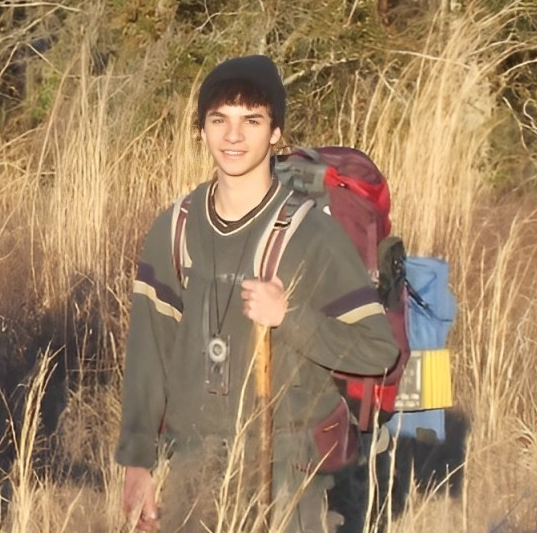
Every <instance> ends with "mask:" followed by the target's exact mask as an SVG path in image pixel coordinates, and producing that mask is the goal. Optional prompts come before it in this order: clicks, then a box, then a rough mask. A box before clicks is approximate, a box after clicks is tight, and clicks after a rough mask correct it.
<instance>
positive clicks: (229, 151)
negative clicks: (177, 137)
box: [201, 105, 281, 177]
mask: <svg viewBox="0 0 537 533" xmlns="http://www.w3.org/2000/svg"><path fill="white" fill-rule="evenodd" d="M201 135H202V138H203V140H204V141H205V142H206V143H207V147H208V148H209V151H210V152H211V155H212V156H213V158H214V161H215V163H216V166H217V167H218V176H219V177H221V176H222V175H225V176H230V177H240V176H252V175H255V174H256V173H257V172H258V171H260V172H264V171H265V169H268V168H269V160H270V155H271V148H272V146H273V145H274V144H276V143H277V142H278V141H279V139H280V137H281V131H280V128H275V129H274V130H273V129H272V127H271V119H270V115H269V113H268V110H267V108H266V107H265V106H259V107H253V108H248V107H245V106H242V105H223V106H220V107H218V108H217V109H211V110H209V111H208V113H207V116H206V118H205V124H204V127H203V130H202V131H201Z"/></svg>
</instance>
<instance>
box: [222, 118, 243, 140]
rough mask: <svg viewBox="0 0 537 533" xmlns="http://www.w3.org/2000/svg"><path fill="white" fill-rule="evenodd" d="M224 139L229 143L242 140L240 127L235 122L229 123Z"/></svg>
mask: <svg viewBox="0 0 537 533" xmlns="http://www.w3.org/2000/svg"><path fill="white" fill-rule="evenodd" d="M225 139H226V141H228V142H231V143H236V142H240V141H242V140H243V139H244V134H243V131H242V125H241V124H240V123H237V122H229V123H228V127H227V129H226V135H225Z"/></svg>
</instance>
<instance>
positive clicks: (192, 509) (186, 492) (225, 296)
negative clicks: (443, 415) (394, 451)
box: [117, 56, 398, 533]
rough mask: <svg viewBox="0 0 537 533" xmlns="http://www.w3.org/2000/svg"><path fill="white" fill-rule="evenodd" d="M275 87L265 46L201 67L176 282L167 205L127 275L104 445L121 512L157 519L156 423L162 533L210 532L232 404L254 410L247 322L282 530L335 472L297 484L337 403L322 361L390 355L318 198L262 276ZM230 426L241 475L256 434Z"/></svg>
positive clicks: (370, 296)
mask: <svg viewBox="0 0 537 533" xmlns="http://www.w3.org/2000/svg"><path fill="white" fill-rule="evenodd" d="M285 99H286V95H285V89H284V87H283V84H282V82H281V79H280V77H279V74H278V71H277V69H276V67H275V65H274V64H273V63H272V61H271V60H270V59H268V58H267V57H264V56H248V57H240V58H234V59H231V60H228V61H226V62H224V63H222V64H220V65H219V66H217V67H216V68H215V69H214V70H213V71H212V72H211V73H210V74H209V75H208V76H207V78H206V79H205V80H204V82H203V84H202V86H201V88H200V93H199V99H198V124H199V128H200V131H201V135H202V138H203V141H204V142H205V143H206V145H207V147H208V149H209V151H210V153H211V154H212V156H213V158H214V162H215V165H216V175H215V177H214V178H213V179H212V180H211V181H208V182H206V183H203V184H202V185H200V186H199V187H198V188H197V189H196V190H195V191H194V192H193V193H191V195H190V197H189V198H190V206H189V210H188V217H187V218H186V222H185V226H184V231H183V240H182V242H181V243H179V246H180V247H181V250H182V256H181V257H182V259H181V265H180V270H181V279H179V278H178V275H177V270H176V267H177V265H174V246H172V239H173V235H174V232H175V229H176V223H177V217H178V216H179V209H178V206H175V208H170V209H168V210H167V211H165V212H164V213H163V214H162V215H161V216H160V217H159V218H158V219H157V220H156V222H155V224H154V225H153V227H152V229H151V231H150V233H149V235H148V237H147V240H146V244H145V248H144V251H143V254H142V256H141V259H140V263H139V269H138V274H137V278H136V280H135V283H134V295H133V304H132V313H131V324H130V331H129V337H128V346H127V359H126V368H125V382H124V402H123V414H122V421H121V435H120V438H119V444H118V449H117V460H118V462H119V463H120V464H122V465H125V466H126V474H125V484H124V506H125V510H126V512H127V513H128V514H129V515H130V517H131V519H134V520H135V521H138V527H139V528H140V529H142V530H145V531H150V530H152V529H154V528H155V527H157V515H158V513H157V504H156V502H155V487H154V481H153V478H152V475H151V468H152V467H153V466H154V464H155V461H156V457H157V445H156V443H157V440H158V437H159V430H160V428H161V425H162V421H163V420H165V424H166V432H167V434H168V435H169V437H170V439H171V440H172V441H173V452H174V454H173V457H172V459H171V463H170V464H171V466H170V474H169V476H168V479H167V481H166V485H165V488H164V496H163V503H162V513H163V515H162V524H161V526H162V530H163V531H164V532H165V533H171V532H172V531H188V532H196V533H197V532H202V531H207V529H206V528H207V527H208V528H209V530H213V528H214V526H215V520H216V518H215V516H214V513H213V512H211V511H212V510H214V501H215V499H216V494H217V491H218V489H219V485H220V484H221V482H222V478H223V475H224V474H223V471H224V469H225V465H226V462H227V461H228V459H229V456H230V453H231V452H230V450H231V449H232V448H233V445H234V444H235V441H234V438H235V436H236V434H237V431H241V429H240V427H239V424H238V423H237V420H238V416H239V415H238V413H239V412H241V413H242V415H243V417H244V418H246V419H247V418H248V416H247V415H248V414H249V413H254V411H253V410H250V407H251V406H252V405H254V402H253V401H251V400H252V397H253V392H252V386H251V383H250V382H251V381H252V380H251V379H249V375H248V369H249V368H250V364H251V360H252V355H253V351H254V346H253V344H254V330H255V327H254V326H255V324H261V325H264V326H268V327H269V328H271V337H272V367H273V368H272V374H273V390H272V397H273V399H274V437H273V438H274V452H273V490H272V495H273V501H274V507H273V512H272V516H273V521H274V524H277V523H280V522H281V523H286V524H287V525H286V527H285V529H284V530H285V531H286V532H293V533H296V532H303V533H317V532H320V531H323V530H324V527H325V525H324V520H325V518H326V516H325V515H326V508H325V498H326V496H325V492H326V490H327V489H328V488H330V486H331V484H332V477H331V476H330V475H315V476H313V479H311V480H310V481H309V483H307V486H306V483H305V480H306V479H307V478H308V476H309V472H311V469H309V468H308V466H309V467H312V465H313V467H315V464H316V463H315V461H317V462H318V461H319V459H320V458H319V456H318V453H317V450H316V444H315V442H314V441H313V439H312V434H313V430H314V428H315V427H316V426H317V425H318V424H319V422H321V421H323V420H325V419H326V418H327V417H328V416H330V415H331V414H332V413H333V412H335V410H336V408H337V407H338V406H339V405H341V397H340V395H339V393H338V391H337V389H336V387H335V385H334V383H333V382H332V379H331V376H330V370H331V369H335V370H340V371H344V372H350V373H358V374H371V375H378V374H383V373H384V372H385V371H386V370H387V369H388V368H390V367H391V366H392V365H393V364H394V363H395V360H396V358H397V355H398V350H397V347H396V345H395V343H394V340H393V337H392V335H391V332H390V328H389V326H388V323H387V321H386V318H385V316H384V312H383V308H382V306H381V304H380V303H379V301H378V297H377V295H376V291H375V289H374V288H373V287H372V286H371V283H370V280H369V276H368V273H367V272H366V270H365V268H364V266H363V264H362V262H361V260H360V259H359V257H358V255H357V253H356V251H355V250H354V248H353V246H352V244H351V243H350V241H349V240H348V239H347V236H346V234H345V233H344V231H343V230H342V229H341V228H340V227H339V226H338V224H337V223H335V222H334V221H333V220H332V219H331V218H330V217H329V216H328V215H325V214H324V213H322V212H320V211H319V210H315V209H312V210H310V211H309V212H308V213H307V214H306V217H305V219H304V220H303V221H302V222H301V224H300V225H299V227H298V228H297V229H296V231H295V233H294V234H293V236H292V238H291V239H290V241H289V243H288V244H287V247H286V249H285V252H284V255H283V257H282V260H281V262H280V265H279V268H278V271H277V274H276V275H275V276H274V277H273V278H272V279H268V280H266V279H260V267H259V265H260V263H261V261H262V256H263V252H264V249H265V243H266V240H267V236H268V234H269V233H270V231H271V230H272V228H273V227H274V224H275V219H276V217H277V216H278V214H279V213H280V211H281V208H282V206H283V205H284V204H286V201H287V198H288V197H289V195H290V193H289V191H287V190H285V189H284V187H283V186H282V185H281V184H280V183H279V181H278V179H277V176H275V175H274V173H273V171H272V165H271V156H272V152H273V148H274V145H275V144H276V143H277V142H278V141H279V140H280V138H281V135H282V130H283V127H284V118H285ZM240 438H241V439H243V441H244V442H245V446H246V451H245V459H244V461H245V462H246V463H247V465H248V467H247V470H248V472H249V473H250V474H251V472H255V468H254V466H255V465H256V462H258V461H259V459H258V457H256V450H257V449H258V443H257V442H256V434H255V431H248V430H247V431H245V432H244V433H243V434H241V437H240ZM192 472H194V475H192ZM252 479H253V480H254V484H255V475H254V476H253V477H252ZM255 488H256V487H251V486H249V487H247V488H246V489H245V490H247V491H248V490H250V491H251V490H252V489H255ZM204 491H205V492H207V493H208V494H207V495H206V496H203V495H202V492H204ZM296 494H299V496H296ZM289 506H291V510H290V511H289ZM286 507H287V509H286ZM323 509H324V511H323ZM221 512H222V511H221Z"/></svg>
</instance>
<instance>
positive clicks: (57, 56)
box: [0, 0, 537, 533]
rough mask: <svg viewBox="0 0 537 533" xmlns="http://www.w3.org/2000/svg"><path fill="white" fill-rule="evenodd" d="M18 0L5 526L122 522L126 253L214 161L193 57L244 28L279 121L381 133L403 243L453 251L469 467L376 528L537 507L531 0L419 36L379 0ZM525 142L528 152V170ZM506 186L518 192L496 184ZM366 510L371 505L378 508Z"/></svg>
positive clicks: (3, 306) (454, 525) (1, 151)
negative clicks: (273, 71) (117, 446)
mask: <svg viewBox="0 0 537 533" xmlns="http://www.w3.org/2000/svg"><path fill="white" fill-rule="evenodd" d="M8 4H9V3H6V2H2V1H1V0H0V7H3V8H4V9H5V11H4V13H3V14H2V15H0V23H1V24H2V25H3V28H6V29H7V30H8V31H7V32H5V33H3V34H2V37H1V38H0V58H2V62H3V63H2V64H0V73H1V78H2V83H3V85H2V89H1V90H2V92H3V94H4V95H6V94H7V92H9V91H11V92H9V95H10V104H9V106H7V105H5V102H4V101H3V102H2V110H3V115H2V120H1V124H2V125H3V126H4V129H3V133H2V139H1V144H0V292H1V294H2V298H1V301H0V326H1V333H0V376H1V385H2V390H3V392H4V395H5V398H4V400H5V404H6V405H7V406H8V407H9V411H8V410H7V409H4V408H3V407H2V408H1V409H0V411H2V409H3V410H4V412H1V413H0V414H1V415H2V417H1V418H2V421H3V419H5V418H7V420H8V422H7V424H5V426H4V427H2V428H1V429H2V433H5V438H4V440H3V442H2V444H1V449H2V452H1V453H2V465H0V466H2V467H7V466H8V461H5V459H7V458H8V454H12V456H11V458H12V459H13V464H12V468H11V469H9V471H8V472H7V473H6V474H5V476H4V478H3V479H1V480H0V484H1V485H2V487H3V494H4V495H5V497H8V498H9V500H10V505H9V506H7V505H5V502H3V504H2V506H1V507H0V513H1V514H0V531H1V532H2V533H29V532H33V531H36V532H37V531H39V532H45V533H47V532H51V533H52V532H54V533H57V532H62V531H77V532H80V533H83V532H85V531H88V532H90V531H91V532H100V531H103V532H105V531H106V532H109V531H118V532H119V531H125V530H128V528H127V526H125V524H124V523H123V522H124V520H123V517H122V513H121V506H120V486H121V469H120V468H119V467H118V466H117V465H116V464H115V463H114V460H113V447H114V440H115V436H116V433H117V427H118V418H119V397H120V388H121V369H122V358H123V347H124V339H125V334H126V329H127V321H128V311H129V301H130V285H131V280H132V278H133V275H134V270H135V261H136V257H137V254H138V251H139V248H140V245H141V242H142V239H143V235H144V234H145V232H146V230H147V228H148V225H149V223H150V221H151V219H152V218H153V216H154V214H155V213H156V212H157V211H159V210H160V209H162V208H163V207H164V206H166V205H167V204H168V203H169V202H171V201H172V200H173V199H174V198H176V197H177V196H178V195H180V194H181V193H182V192H183V191H184V190H185V189H187V188H190V187H192V186H193V185H195V184H196V183H198V182H199V181H201V180H204V179H206V178H207V177H208V176H209V175H210V161H209V159H208V157H207V154H206V153H204V151H203V149H202V148H201V146H200V145H199V143H198V141H197V137H196V134H195V131H194V129H193V127H192V122H191V121H192V110H193V105H192V101H193V99H194V98H195V86H196V83H197V80H198V76H199V75H201V74H202V73H203V72H206V70H207V68H209V67H210V66H211V65H212V64H214V63H215V62H216V61H218V60H220V59H222V58H224V57H227V56H229V55H233V54H238V53H249V52H251V53H257V52H264V53H268V54H270V55H272V56H273V57H274V58H275V60H276V61H277V63H278V64H279V65H280V66H281V67H282V72H283V75H284V78H285V79H286V82H287V87H288V90H289V100H290V115H289V119H288V123H289V125H290V127H289V130H288V131H287V141H288V142H290V143H305V144H314V145H318V144H323V143H334V144H349V145H354V146H358V147H360V148H362V149H363V150H365V151H367V152H368V153H369V154H371V156H372V157H373V159H374V160H375V161H376V162H377V164H378V166H379V167H380V168H381V169H382V170H383V171H384V172H385V173H386V175H387V176H388V179H389V183H390V186H391V190H392V194H393V218H394V225H395V230H396V231H397V232H398V233H400V234H401V235H403V236H404V238H405V240H406V241H407V242H408V243H409V248H410V250H411V252H413V253H425V254H428V253H434V254H439V255H442V256H444V257H447V258H448V259H449V260H450V262H451V264H452V267H453V284H454V289H455V292H456V294H457V297H458V300H459V318H458V322H457V326H456V329H455V331H454V333H453V335H452V338H451V346H452V349H453V371H454V375H455V398H456V404H457V405H458V407H459V408H460V409H461V410H462V411H463V412H464V413H465V415H466V416H467V417H468V418H469V420H470V424H471V426H470V436H469V439H468V442H467V454H466V460H465V464H464V471H465V476H464V486H463V489H462V492H461V494H460V495H459V497H458V498H451V497H450V495H449V490H443V489H442V488H436V489H431V490H429V491H427V490H425V491H424V490H417V487H415V486H414V487H413V488H412V490H411V492H410V495H409V497H408V500H407V505H406V508H405V512H404V513H403V514H402V515H400V516H398V517H394V516H392V515H391V514H390V513H391V512H390V508H389V507H388V508H386V509H385V510H384V514H385V517H384V518H385V520H384V523H385V524H386V528H387V529H388V530H389V531H393V532H397V531H409V530H412V531H416V532H419V531H428V530H430V529H433V530H435V531H438V532H440V533H442V532H443V531H446V532H447V531H453V530H456V531H470V530H471V531H485V530H487V531H489V530H490V531H504V532H508V531H530V530H534V528H535V522H536V518H537V517H536V515H535V505H534V502H535V498H536V496H537V484H536V483H535V481H534V479H535V476H534V473H535V471H536V470H537V430H536V428H537V398H536V397H535V390H536V387H535V382H536V381H537V371H536V370H535V365H533V364H532V356H533V349H534V347H535V343H536V340H537V330H536V326H535V324H537V306H536V304H535V301H534V298H533V295H534V294H535V290H536V288H537V287H536V286H535V285H536V281H535V278H534V276H532V272H531V267H532V266H533V265H534V264H535V260H536V257H535V256H536V253H537V245H536V244H535V242H534V239H533V238H530V237H532V235H533V234H534V232H535V227H537V219H536V217H537V213H536V212H535V211H534V210H533V208H529V209H528V207H527V202H526V201H525V198H527V197H528V196H529V195H531V194H533V193H532V184H534V182H535V176H534V174H532V171H531V168H532V166H531V165H532V164H533V162H532V158H533V157H534V156H533V155H532V153H534V151H535V143H536V140H537V137H536V136H537V128H536V126H535V124H536V123H535V100H536V99H537V95H536V94H535V83H534V81H535V79H534V76H535V69H534V63H535V57H537V40H536V38H535V33H534V32H533V33H532V31H531V30H532V28H535V25H536V24H537V22H536V20H537V12H536V10H535V6H532V5H530V4H529V3H527V4H526V3H524V2H519V1H512V2H511V1H505V2H500V1H496V2H492V3H488V2H479V1H473V2H468V3H467V4H468V5H467V6H466V7H465V8H464V9H461V10H460V11H457V12H453V13H451V14H449V16H448V18H447V20H446V19H442V22H441V26H440V28H441V29H442V28H444V29H446V26H445V25H447V30H446V31H438V29H439V26H438V24H439V20H438V19H435V18H433V19H425V20H424V19H420V21H419V22H420V26H419V30H416V33H415V34H414V37H415V38H414V39H413V40H409V38H408V33H407V32H408V30H407V29H405V30H404V32H403V33H402V34H400V33H396V32H394V33H393V34H386V33H385V30H383V29H382V28H381V25H380V24H379V23H378V20H377V19H376V15H375V5H374V3H373V2H341V1H339V0H337V1H335V0H327V1H323V2H319V3H318V4H315V7H314V8H312V4H311V2H309V1H305V0H304V1H302V0H298V1H297V2H294V3H293V4H294V5H293V8H292V9H291V8H288V7H285V8H284V6H283V5H282V4H281V3H280V2H276V1H271V2H269V1H268V0H265V1H260V2H248V1H246V0H235V1H233V2H232V1H227V2H222V4H221V9H220V10H219V11H214V12H209V11H208V8H207V4H206V3H204V2H201V1H199V2H197V1H190V2H178V3H177V5H176V6H175V7H176V9H174V3H173V2H171V3H167V2H162V1H160V2H155V1H151V2H144V3H138V2H129V1H128V0H124V1H122V0H116V1H114V2H107V3H100V2H94V3H93V4H92V8H90V9H88V8H87V7H85V3H83V2H81V3H79V2H76V1H75V0H72V1H70V2H64V3H63V5H61V6H60V5H56V4H53V3H30V2H25V3H24V6H25V7H20V6H19V7H18V8H16V9H15V8H13V7H10V4H9V5H8ZM355 4H356V5H355ZM489 4H490V5H492V4H494V6H495V9H494V10H491V9H488V6H489ZM356 6H358V7H356ZM6 8H7V9H6ZM157 8H158V9H157ZM17 9H24V10H25V11H24V16H22V14H21V12H20V11H17ZM312 9H313V11H312ZM105 21H108V22H109V23H108V24H105ZM260 29H262V30H263V31H260ZM45 30H46V31H45ZM41 31H45V33H47V32H48V33H47V35H48V34H50V35H52V36H53V37H54V39H53V41H54V43H55V44H54V46H52V45H51V46H50V48H49V51H48V52H45V51H43V52H42V53H41V52H39V50H38V52H39V53H38V54H37V53H36V52H32V54H34V55H32V59H31V61H30V60H28V61H27V62H25V63H24V65H25V69H26V70H25V75H26V79H25V81H24V84H22V85H20V86H18V87H19V88H18V89H17V87H15V85H14V81H13V80H14V79H15V78H9V77H6V76H7V75H8V74H9V75H10V76H13V72H14V71H13V66H14V63H13V61H14V58H15V57H16V56H17V54H18V53H19V52H20V51H21V50H22V44H23V43H25V46H26V47H28V46H33V47H34V48H35V43H34V44H32V42H34V39H37V38H39V37H40V36H42V34H41V33H40V32H41ZM4 35H6V37H4ZM30 37H31V38H30ZM28 39H29V41H28ZM27 41H28V42H27ZM113 43H121V46H119V45H116V46H115V47H114V46H113ZM66 50H67V51H68V52H67V53H66V52H65V51H66ZM62 51H63V52H62ZM17 57H18V56H17ZM21 61H22V59H21ZM21 64H22V63H18V64H17V65H18V66H20V65H21ZM17 65H15V66H17ZM17 68H18V67H17ZM532 73H533V78H532ZM6 80H7V81H6ZM530 81H531V82H532V83H529V82H530ZM17 83H19V82H17ZM192 84H193V85H194V88H193V89H191V86H192ZM6 87H7V88H6ZM6 91H7V92H6ZM13 91H15V92H13ZM513 159H515V160H514V161H513ZM519 164H520V165H523V166H524V169H527V168H529V169H530V170H529V171H528V170H524V172H523V173H522V174H521V176H520V177H515V176H514V174H513V172H512V171H511V170H509V169H513V168H515V167H516V166H517V165H519ZM498 190H501V191H502V192H504V191H506V190H511V191H515V192H513V193H512V195H511V196H510V199H511V201H510V202H506V201H505V200H504V201H499V200H498V195H497V192H498ZM513 198H515V201H513V200H512V199H513ZM31 369H33V370H31ZM0 405H2V403H1V402H0ZM8 440H11V443H12V445H11V446H9V445H8ZM236 453H237V457H239V458H240V450H239V451H237V452H236ZM4 461H5V462H4ZM234 466H235V467H236V468H238V469H239V470H240V461H239V462H238V464H235V465H234ZM162 468H163V469H164V468H165V465H162ZM451 475H453V474H452V473H446V482H445V483H444V484H443V487H444V489H445V487H446V486H449V483H448V479H449V476H451ZM221 498H222V499H223V500H222V501H220V502H219V507H220V508H221V509H226V510H227V511H226V513H227V514H226V516H227V518H228V519H229V520H231V519H233V520H235V523H238V522H240V517H241V508H240V505H241V504H243V503H244V502H240V501H239V502H236V501H235V500H233V495H230V494H229V493H228V492H227V491H226V490H225V489H224V488H223V490H222V497H221ZM226 498H227V499H226ZM369 505H370V507H369V509H370V510H371V511H372V508H373V503H372V502H370V504H369ZM226 523H227V522H226V520H225V519H224V517H222V531H224V530H225V524H226ZM369 524H370V527H371V530H375V529H376V528H377V526H378V523H377V521H376V519H375V515H374V514H373V513H372V514H370V520H369ZM496 526H497V529H494V527H496ZM122 528H125V529H122ZM131 530H132V529H131Z"/></svg>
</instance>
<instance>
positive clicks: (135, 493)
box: [123, 466, 158, 531]
mask: <svg viewBox="0 0 537 533" xmlns="http://www.w3.org/2000/svg"><path fill="white" fill-rule="evenodd" d="M123 510H124V511H125V514H126V515H127V518H128V519H129V522H130V523H131V524H136V527H137V528H138V529H140V530H141V531H156V530H157V529H158V507H157V502H156V499H155V482H154V480H153V476H152V475H151V472H149V470H147V468H141V467H138V466H127V467H126V469H125V483H124V485H123Z"/></svg>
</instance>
